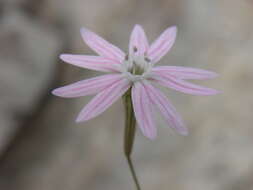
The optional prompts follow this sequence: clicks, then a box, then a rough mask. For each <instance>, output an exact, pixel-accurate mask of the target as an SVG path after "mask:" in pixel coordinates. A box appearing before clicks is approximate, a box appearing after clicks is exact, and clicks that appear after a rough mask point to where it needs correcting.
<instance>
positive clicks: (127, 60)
mask: <svg viewBox="0 0 253 190" xmlns="http://www.w3.org/2000/svg"><path fill="white" fill-rule="evenodd" d="M81 34H82V37H83V40H84V41H85V42H86V44H87V45H88V46H89V47H90V48H91V49H93V50H94V51H95V52H96V53H97V54H98V56H90V55H71V54H62V55H61V56H60V58H61V59H62V60H63V61H65V62H67V63H70V64H73V65H76V66H79V67H83V68H86V69H91V70H96V71H101V72H107V73H108V74H106V75H102V76H98V77H95V78H91V79H87V80H82V81H79V82H76V83H73V84H71V85H67V86H64V87H61V88H57V89H55V90H53V92H52V93H53V94H54V95H56V96H61V97H65V98H73V97H80V96H86V95H92V94H97V95H96V96H95V97H94V98H93V99H92V100H91V101H90V102H89V103H88V104H87V105H86V106H85V107H84V108H83V110H82V111H81V113H80V114H79V115H78V117H77V119H76V121H77V122H81V121H86V120H89V119H92V118H94V117H96V116H98V115H99V114H101V113H102V112H104V111H105V110H106V109H107V108H108V107H110V106H111V105H112V104H113V103H114V102H115V101H116V100H118V99H119V98H120V97H121V96H122V95H124V94H125V92H126V91H127V90H128V89H130V88H131V94H132V102H133V107H134V113H135V117H136V120H137V123H138V125H139V127H140V129H141V131H142V132H143V134H144V135H145V136H146V137H148V138H150V139H154V138H155V137H156V126H155V123H154V119H153V116H152V109H153V108H154V107H156V108H157V109H158V110H159V111H160V112H161V114H162V116H163V117H164V118H165V120H166V122H167V123H168V125H169V126H170V127H172V128H174V129H175V130H176V131H177V132H178V133H180V134H182V135H187V133H188V131H187V128H186V127H185V125H184V123H183V121H182V119H181V116H180V115H179V114H178V112H177V111H176V109H175V108H174V106H173V105H172V104H171V103H170V101H169V100H168V99H167V97H166V96H165V95H164V94H163V93H162V92H161V91H160V90H159V89H157V88H156V87H154V86H153V85H152V83H154V82H156V83H158V84H160V85H162V86H165V87H168V88H171V89H174V90H176V91H179V92H183V93H186V94H192V95H215V94H217V93H218V91H217V90H214V89H210V88H206V87H201V86H198V85H195V84H192V83H190V82H187V81H185V80H187V79H200V80H203V79H210V78H214V77H216V76H217V74H216V73H213V72H210V71H205V70H201V69H194V68H187V67H179V66H155V64H156V63H157V62H158V61H159V60H160V59H161V58H162V57H163V56H164V55H165V54H166V53H167V52H168V51H169V50H170V49H171V47H172V46H173V44H174V42H175V39H176V34H177V28H176V27H175V26H173V27H170V28H168V29H166V30H165V31H164V32H163V33H162V34H161V35H160V36H159V37H158V38H157V40H155V41H154V42H153V43H152V44H151V45H149V43H148V40H147V37H146V35H145V33H144V30H143V28H142V27H141V26H140V25H136V26H135V27H134V29H133V31H132V34H131V37H130V44H129V54H125V53H124V52H122V51H121V50H120V49H119V48H117V47H116V46H114V45H112V44H110V43H109V42H107V41H106V40H104V39H103V38H101V37H100V36H98V35H97V34H95V33H93V32H91V31H89V30H87V29H84V28H83V29H81Z"/></svg>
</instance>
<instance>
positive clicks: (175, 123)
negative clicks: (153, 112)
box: [144, 82, 188, 135]
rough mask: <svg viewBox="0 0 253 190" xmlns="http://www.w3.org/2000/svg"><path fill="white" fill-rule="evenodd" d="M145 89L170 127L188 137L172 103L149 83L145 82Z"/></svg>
mask: <svg viewBox="0 0 253 190" xmlns="http://www.w3.org/2000/svg"><path fill="white" fill-rule="evenodd" d="M144 87H145V88H146V91H147V93H148V95H149V97H150V99H151V101H152V103H153V105H155V106H156V107H157V108H158V109H159V110H160V112H161V113H162V115H163V116H164V118H165V119H166V121H167V122H168V124H169V126H170V127H171V128H173V129H175V130H176V131H177V132H178V133H179V134H181V135H187V134H188V130H187V128H186V127H185V124H184V122H183V120H182V118H181V116H180V115H179V114H178V113H177V111H176V109H175V108H174V106H173V105H172V104H171V103H170V101H169V100H168V99H167V97H166V96H165V95H164V94H163V93H162V92H161V91H160V90H159V89H156V88H155V87H153V86H152V85H151V84H149V82H145V83H144Z"/></svg>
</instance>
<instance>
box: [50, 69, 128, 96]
mask: <svg viewBox="0 0 253 190" xmlns="http://www.w3.org/2000/svg"><path fill="white" fill-rule="evenodd" d="M122 78H123V76H122V75H121V74H109V75H102V76H99V77H94V78H91V79H86V80H82V81H79V82H76V83H74V84H70V85H67V86H64V87H60V88H57V89H55V90H53V91H52V93H53V94H54V95H56V96H60V97H64V98H74V97H80V96H86V95H91V94H96V93H98V92H100V91H101V90H104V89H105V88H107V87H108V86H110V85H112V84H114V83H116V82H118V81H119V80H121V79H122Z"/></svg>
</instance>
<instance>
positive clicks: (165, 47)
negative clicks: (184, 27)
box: [147, 26, 177, 63]
mask: <svg viewBox="0 0 253 190" xmlns="http://www.w3.org/2000/svg"><path fill="white" fill-rule="evenodd" d="M176 35H177V27H176V26H172V27H170V28H167V29H166V30H165V31H164V32H163V33H162V34H161V35H160V36H159V37H158V38H157V40H155V42H154V43H152V44H151V46H150V48H149V50H148V54H147V55H148V58H149V59H151V60H152V62H153V63H156V62H158V61H159V60H160V59H161V58H162V57H163V56H164V55H165V54H166V53H167V52H168V51H169V50H170V49H171V47H172V46H173V44H174V42H175V40H176Z"/></svg>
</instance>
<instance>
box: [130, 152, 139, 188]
mask: <svg viewBox="0 0 253 190" xmlns="http://www.w3.org/2000/svg"><path fill="white" fill-rule="evenodd" d="M127 162H128V165H129V168H130V170H131V173H132V176H133V179H134V183H135V186H136V189H137V190H141V187H140V184H139V181H138V179H137V176H136V174H135V171H134V166H133V163H132V160H131V158H130V157H127Z"/></svg>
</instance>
